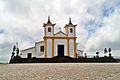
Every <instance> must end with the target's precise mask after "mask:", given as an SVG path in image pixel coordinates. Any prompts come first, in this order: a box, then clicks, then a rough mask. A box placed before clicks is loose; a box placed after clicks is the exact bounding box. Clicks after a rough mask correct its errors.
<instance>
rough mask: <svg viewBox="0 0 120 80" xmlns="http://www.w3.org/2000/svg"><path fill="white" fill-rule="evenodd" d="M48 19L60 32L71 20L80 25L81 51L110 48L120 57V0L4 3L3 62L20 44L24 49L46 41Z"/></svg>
mask: <svg viewBox="0 0 120 80" xmlns="http://www.w3.org/2000/svg"><path fill="white" fill-rule="evenodd" d="M48 15H49V16H50V17H51V21H52V22H53V23H56V26H55V31H56V32H57V31H59V28H60V27H61V28H62V31H64V28H63V27H64V25H65V24H67V23H68V21H69V20H68V19H69V17H71V18H72V22H73V24H78V26H77V27H76V28H77V37H78V38H77V42H78V43H79V46H78V47H79V49H82V50H84V51H85V52H88V54H89V52H95V51H102V50H103V49H104V48H105V47H107V48H109V47H110V48H112V50H113V53H115V54H113V55H120V0H0V62H7V61H9V58H10V56H11V50H12V47H13V45H14V44H15V43H16V42H19V47H20V49H24V48H28V47H31V46H33V45H34V43H35V42H37V41H40V40H42V39H43V38H42V36H43V35H44V33H43V27H42V25H43V23H45V22H46V21H47V17H48ZM93 55H94V54H93Z"/></svg>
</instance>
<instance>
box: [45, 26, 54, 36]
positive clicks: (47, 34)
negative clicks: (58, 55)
mask: <svg viewBox="0 0 120 80" xmlns="http://www.w3.org/2000/svg"><path fill="white" fill-rule="evenodd" d="M49 27H50V28H51V32H48V28H49ZM52 35H53V26H46V36H52Z"/></svg>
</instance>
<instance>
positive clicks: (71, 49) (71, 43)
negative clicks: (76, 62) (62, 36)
mask: <svg viewBox="0 0 120 80" xmlns="http://www.w3.org/2000/svg"><path fill="white" fill-rule="evenodd" d="M69 43H70V56H71V57H74V40H73V39H70V41H69Z"/></svg>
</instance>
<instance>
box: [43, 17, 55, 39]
mask: <svg viewBox="0 0 120 80" xmlns="http://www.w3.org/2000/svg"><path fill="white" fill-rule="evenodd" d="M54 26H55V24H52V23H51V21H50V17H49V16H48V21H47V23H44V24H43V27H44V36H49V37H52V36H54Z"/></svg>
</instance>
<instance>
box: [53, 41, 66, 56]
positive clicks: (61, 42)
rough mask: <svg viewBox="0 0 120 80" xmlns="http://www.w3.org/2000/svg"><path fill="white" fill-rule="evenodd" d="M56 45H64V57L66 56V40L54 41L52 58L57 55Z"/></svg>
mask: <svg viewBox="0 0 120 80" xmlns="http://www.w3.org/2000/svg"><path fill="white" fill-rule="evenodd" d="M58 45H64V55H65V56H67V55H68V53H67V39H55V40H54V54H55V55H54V56H57V55H58Z"/></svg>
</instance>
